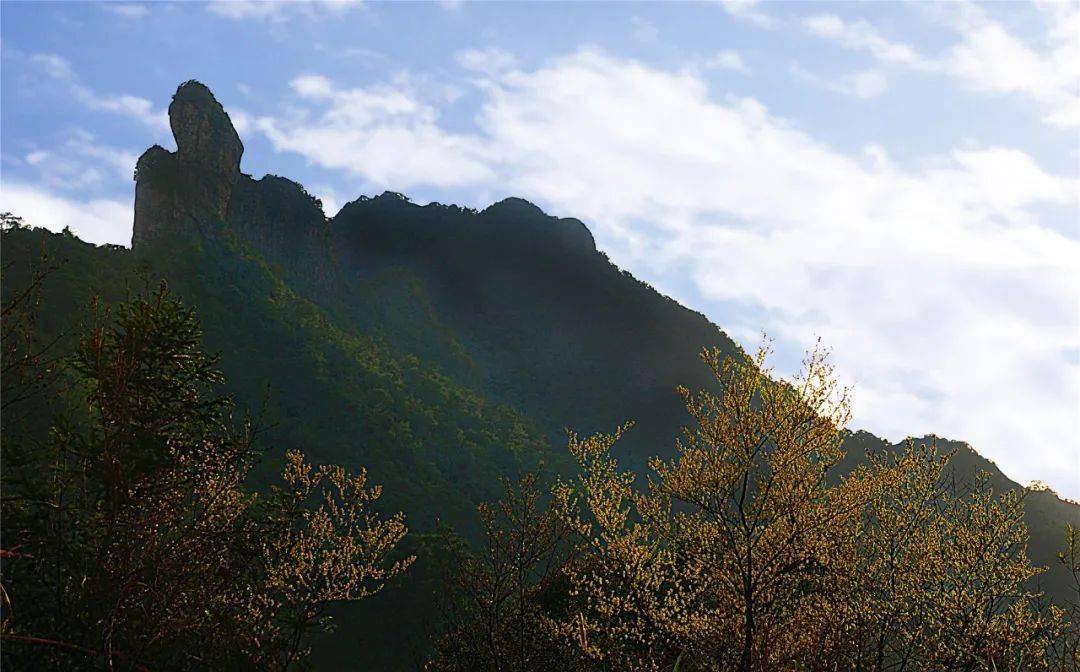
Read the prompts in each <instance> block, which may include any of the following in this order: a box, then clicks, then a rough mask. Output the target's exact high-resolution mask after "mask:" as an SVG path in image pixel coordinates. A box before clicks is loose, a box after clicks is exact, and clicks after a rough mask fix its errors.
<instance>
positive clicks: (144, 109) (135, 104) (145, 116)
mask: <svg viewBox="0 0 1080 672" xmlns="http://www.w3.org/2000/svg"><path fill="white" fill-rule="evenodd" d="M71 91H72V94H74V96H75V98H76V99H77V100H78V101H79V102H81V103H82V104H83V105H86V107H88V108H89V109H91V110H98V111H101V112H112V113H114V114H119V115H122V116H125V117H128V118H130V119H134V120H135V121H138V122H139V123H141V124H145V125H146V126H149V127H150V128H152V129H154V130H156V131H164V132H168V131H169V114H168V112H166V111H165V110H164V109H154V104H153V103H151V102H150V101H149V100H147V99H146V98H143V97H141V96H132V95H128V94H120V95H108V94H105V95H103V94H100V93H98V92H96V91H94V90H93V89H91V88H90V87H88V86H83V85H82V84H73V85H72V87H71Z"/></svg>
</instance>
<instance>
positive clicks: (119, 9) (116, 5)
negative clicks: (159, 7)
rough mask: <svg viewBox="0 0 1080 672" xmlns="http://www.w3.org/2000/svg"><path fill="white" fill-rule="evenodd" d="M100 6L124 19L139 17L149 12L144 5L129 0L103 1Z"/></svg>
mask: <svg viewBox="0 0 1080 672" xmlns="http://www.w3.org/2000/svg"><path fill="white" fill-rule="evenodd" d="M101 8H102V9H103V10H105V11H106V12H109V13H110V14H115V15H116V16H119V17H121V18H124V19H141V18H143V17H145V16H146V15H148V14H149V13H150V10H149V9H148V8H147V7H146V5H139V4H135V3H131V2H103V3H101Z"/></svg>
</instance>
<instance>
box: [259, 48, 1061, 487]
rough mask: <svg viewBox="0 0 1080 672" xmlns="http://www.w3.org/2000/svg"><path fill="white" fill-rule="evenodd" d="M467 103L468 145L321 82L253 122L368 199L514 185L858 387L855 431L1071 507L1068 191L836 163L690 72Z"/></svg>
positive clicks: (499, 76) (635, 75)
mask: <svg viewBox="0 0 1080 672" xmlns="http://www.w3.org/2000/svg"><path fill="white" fill-rule="evenodd" d="M478 86H479V90H480V91H481V92H482V93H483V95H484V96H485V100H484V104H483V105H482V108H481V110H482V111H481V113H480V117H479V119H478V122H479V126H480V127H481V128H482V129H483V130H482V132H480V133H478V134H472V135H461V134H455V133H451V132H448V131H447V130H445V129H444V128H443V127H441V126H440V124H439V119H438V114H437V110H436V109H435V108H434V107H432V106H430V105H428V104H425V103H422V102H421V101H420V100H418V99H417V97H416V96H415V95H414V94H413V93H411V92H409V91H402V90H394V89H391V88H380V87H368V88H363V89H342V88H339V87H337V86H336V85H335V84H334V83H333V82H331V81H329V80H326V79H324V78H318V79H303V80H298V81H296V82H294V90H295V92H296V94H297V96H298V99H299V100H300V102H303V103H306V104H308V105H310V106H313V107H314V108H315V111H314V112H313V113H312V112H309V113H307V114H305V115H301V116H299V117H297V118H290V119H271V118H267V119H263V120H261V121H260V125H261V128H262V130H263V132H265V133H266V134H267V136H268V137H269V138H270V139H271V141H272V142H273V143H274V145H275V147H277V148H278V149H279V150H287V151H296V152H299V153H301V154H302V155H304V156H305V157H307V159H308V160H309V161H312V162H314V163H318V164H319V165H323V166H326V167H330V168H339V169H342V170H344V171H346V172H348V173H350V174H352V175H355V176H358V177H361V178H363V179H364V180H367V181H369V182H373V183H376V184H380V185H385V186H387V187H390V188H407V187H409V186H411V185H420V184H423V185H434V186H446V185H448V184H455V185H461V186H470V187H473V188H474V189H475V190H476V193H485V192H490V191H496V192H499V193H507V192H509V193H515V194H520V195H522V196H525V197H527V198H531V199H533V200H535V201H537V202H539V203H540V204H542V205H544V206H545V207H547V208H548V209H550V210H552V211H553V212H555V213H557V214H565V215H574V216H578V217H581V218H582V219H583V220H585V221H586V222H588V223H589V225H590V227H591V228H592V229H593V230H594V232H595V234H596V236H597V239H598V241H599V242H600V244H601V246H602V247H603V248H605V249H606V250H608V251H609V252H610V253H611V254H612V256H613V258H615V259H616V260H617V261H619V262H620V263H621V264H622V265H624V266H628V267H631V268H634V269H635V271H636V272H638V274H639V275H642V276H645V278H646V279H647V280H649V281H650V282H654V284H657V285H658V286H662V287H672V288H673V290H674V291H675V292H677V293H678V294H679V295H683V296H686V295H693V294H695V293H696V294H697V295H698V296H700V297H703V298H704V301H705V304H704V306H702V307H704V308H705V309H706V311H707V312H708V313H709V314H710V315H711V317H712V318H713V319H714V320H715V321H717V322H718V323H719V324H720V325H722V326H723V327H725V328H726V329H729V330H730V331H731V332H732V333H751V332H757V331H758V330H760V329H762V328H764V329H766V330H768V331H769V332H770V333H772V334H774V335H775V336H777V337H778V339H779V341H780V343H781V345H782V347H784V348H787V349H789V350H798V349H801V348H803V347H805V346H806V345H808V344H809V343H810V342H811V340H812V338H813V337H814V336H815V335H820V336H822V337H823V338H824V339H825V341H826V342H827V343H829V344H831V345H832V346H834V347H835V352H836V358H837V363H838V364H839V366H840V370H841V372H842V374H844V375H845V376H846V377H847V378H848V379H849V380H851V381H854V382H855V383H856V386H857V398H858V400H859V402H860V403H859V405H858V411H859V414H858V420H859V423H858V424H859V425H860V426H865V427H868V428H869V429H872V430H875V431H878V432H881V433H884V434H885V435H887V436H889V437H890V438H893V439H899V438H902V437H903V436H904V435H905V434H907V433H913V434H922V433H927V432H936V433H938V434H941V435H947V436H951V437H956V438H963V439H966V440H969V441H971V442H972V443H973V444H974V445H975V446H976V447H977V448H978V449H979V450H980V451H982V452H983V453H984V454H986V455H988V456H989V457H991V458H993V459H995V460H996V461H997V462H998V464H999V465H1000V466H1001V467H1002V468H1003V469H1004V470H1005V471H1006V473H1008V474H1010V475H1012V476H1014V477H1016V478H1019V479H1022V480H1027V479H1031V478H1042V479H1043V480H1046V481H1048V482H1050V483H1052V484H1054V485H1055V486H1056V487H1058V488H1059V489H1061V490H1063V491H1064V492H1066V493H1067V494H1070V495H1074V496H1075V495H1080V482H1076V481H1074V482H1068V480H1069V479H1067V478H1066V479H1064V480H1063V477H1062V473H1064V472H1063V470H1067V469H1070V468H1071V469H1073V470H1075V465H1076V462H1077V460H1078V459H1080V454H1078V453H1077V448H1076V442H1075V437H1076V436H1077V434H1078V432H1080V426H1078V423H1080V418H1078V417H1077V416H1076V414H1075V408H1076V407H1077V405H1078V404H1080V365H1078V363H1077V361H1076V357H1075V356H1071V358H1070V355H1069V354H1068V353H1075V352H1076V351H1077V349H1078V348H1080V319H1078V318H1080V316H1078V314H1077V309H1076V308H1077V306H1076V292H1077V286H1078V281H1080V272H1078V268H1077V264H1078V260H1080V246H1078V243H1077V241H1076V239H1075V238H1074V237H1069V236H1066V235H1063V234H1062V233H1060V232H1058V231H1056V230H1055V226H1054V222H1055V221H1057V222H1058V223H1059V224H1060V220H1061V218H1068V217H1070V216H1074V214H1073V215H1070V214H1067V213H1070V212H1071V213H1075V208H1076V206H1077V199H1076V195H1077V190H1078V188H1080V185H1078V182H1077V180H1076V179H1075V178H1069V177H1062V176H1059V175H1054V174H1052V173H1049V172H1047V171H1046V170H1044V169H1043V168H1042V167H1040V166H1039V165H1038V164H1037V163H1036V162H1035V161H1034V160H1033V159H1032V158H1031V157H1030V156H1028V155H1027V154H1025V153H1023V152H1021V151H1019V150H1016V149H1012V148H1005V147H993V146H983V147H979V146H975V147H966V148H964V149H962V150H957V151H952V152H945V153H942V154H940V155H937V156H932V157H925V158H924V160H923V161H922V162H921V164H920V165H921V167H918V168H901V167H899V166H897V165H896V164H894V163H893V162H892V161H891V160H890V159H889V157H888V155H887V153H886V152H885V150H884V149H882V148H880V147H868V148H867V150H866V151H865V152H859V153H857V154H847V153H844V152H841V151H838V150H836V149H833V148H831V147H830V146H828V145H826V144H824V143H821V142H819V141H817V140H815V139H814V138H813V137H811V136H809V135H807V134H806V133H805V132H802V131H800V130H797V129H796V128H794V127H793V126H792V125H791V124H790V123H789V122H787V121H786V120H784V119H781V118H777V117H775V116H773V115H772V114H770V113H769V112H768V110H767V109H766V108H765V107H764V106H763V105H762V104H761V103H760V102H758V101H756V100H754V99H750V98H744V99H732V100H724V101H719V100H716V99H714V98H713V96H712V95H711V94H710V92H709V90H708V86H707V84H706V83H705V81H704V80H703V79H702V78H701V77H700V76H699V75H697V74H696V73H695V72H694V71H692V70H683V71H678V72H668V71H663V70H658V69H655V68H652V67H648V66H646V65H643V64H641V63H638V62H635V61H629V60H621V59H617V58H614V57H611V56H608V55H606V54H604V53H602V52H599V51H595V50H592V51H590V50H585V51H581V52H578V53H576V54H573V55H570V56H567V57H563V58H559V59H556V60H554V61H552V62H550V63H549V64H548V65H547V66H545V67H542V68H539V69H536V70H531V71H530V70H525V69H521V68H520V67H509V68H505V69H502V70H498V71H494V72H489V73H487V74H483V73H482V74H481V79H480V81H479V82H478ZM867 86H868V87H869V89H868V90H871V91H872V90H873V87H874V84H872V83H871V84H870V85H867ZM583 100H587V101H588V104H587V105H583V104H582V101H583ZM1041 224H1042V225H1041ZM1065 228H1067V227H1061V226H1058V229H1065Z"/></svg>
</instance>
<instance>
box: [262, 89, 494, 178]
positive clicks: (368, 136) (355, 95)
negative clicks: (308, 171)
mask: <svg viewBox="0 0 1080 672" xmlns="http://www.w3.org/2000/svg"><path fill="white" fill-rule="evenodd" d="M291 86H292V89H293V91H294V92H295V93H296V94H297V96H298V97H299V98H300V99H302V100H305V101H308V102H310V103H314V104H316V105H318V106H319V108H320V110H319V111H318V112H316V113H314V114H305V115H302V116H298V117H295V118H286V119H280V118H273V117H263V118H260V119H259V120H258V121H257V122H256V126H257V128H258V129H259V130H260V131H262V132H263V133H264V134H265V135H266V137H267V138H269V140H270V142H271V143H272V144H273V146H274V149H275V151H292V152H297V153H299V154H302V155H303V156H305V157H307V159H308V160H309V161H311V162H313V163H315V164H317V165H320V166H323V167H325V168H337V169H341V170H345V171H347V172H349V173H351V174H353V175H358V176H361V177H363V178H364V179H365V180H367V181H369V182H370V183H371V184H373V185H375V186H376V187H385V188H388V187H394V188H397V189H405V188H408V187H410V186H412V185H417V184H432V185H437V186H442V187H447V186H455V185H462V184H471V183H475V182H477V181H479V180H484V179H488V178H490V177H491V172H490V170H489V169H488V168H487V166H486V165H485V163H484V160H483V157H482V156H481V154H482V151H481V147H480V144H479V143H478V142H477V141H476V140H475V139H474V138H471V137H469V136H463V135H454V134H451V133H444V132H443V131H442V130H441V129H440V128H439V126H438V113H437V110H436V109H435V108H434V107H432V106H430V105H428V104H425V103H422V102H420V100H419V99H418V98H417V96H416V95H415V94H414V93H412V92H410V91H402V90H397V89H394V88H391V87H387V86H375V87H368V88H355V89H339V88H337V87H335V86H334V85H333V83H332V82H330V80H328V79H326V78H325V77H322V76H318V75H307V76H303V77H298V78H297V79H294V80H293V81H292V82H291Z"/></svg>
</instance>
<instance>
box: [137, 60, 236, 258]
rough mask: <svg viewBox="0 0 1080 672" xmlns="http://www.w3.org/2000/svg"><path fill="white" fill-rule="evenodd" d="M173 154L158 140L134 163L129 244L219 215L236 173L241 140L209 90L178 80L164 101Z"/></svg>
mask: <svg viewBox="0 0 1080 672" xmlns="http://www.w3.org/2000/svg"><path fill="white" fill-rule="evenodd" d="M169 125H170V127H171V128H172V132H173V137H174V138H175V139H176V148H177V151H176V152H175V153H173V152H170V151H168V150H166V149H164V148H163V147H161V146H159V145H154V146H153V147H151V148H150V149H148V150H146V152H144V153H143V155H142V156H141V157H139V162H138V163H137V164H136V167H135V222H134V226H133V229H132V239H131V244H132V247H134V248H138V247H141V246H145V245H147V244H150V243H151V242H152V241H153V240H155V239H156V238H159V237H160V236H161V235H162V234H164V233H167V232H173V231H177V230H182V229H185V228H192V227H196V228H197V227H198V226H199V225H200V224H201V223H203V222H205V221H206V219H207V218H216V219H218V220H224V219H225V218H226V216H227V214H228V210H229V201H230V199H231V197H232V194H233V191H234V188H235V186H236V183H237V181H238V180H239V179H240V178H241V175H240V158H241V157H242V156H243V153H244V145H243V143H241V142H240V136H238V135H237V133H236V129H235V128H234V127H233V125H232V121H231V120H230V119H229V115H228V113H226V112H225V109H224V108H223V107H222V106H221V103H219V102H218V101H217V100H216V99H215V98H214V95H213V94H212V93H210V89H208V88H206V86H204V85H203V84H201V83H199V82H196V81H189V82H185V83H184V84H181V85H180V87H179V88H178V89H177V90H176V94H175V95H174V96H173V100H172V103H171V104H170V105H169Z"/></svg>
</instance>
